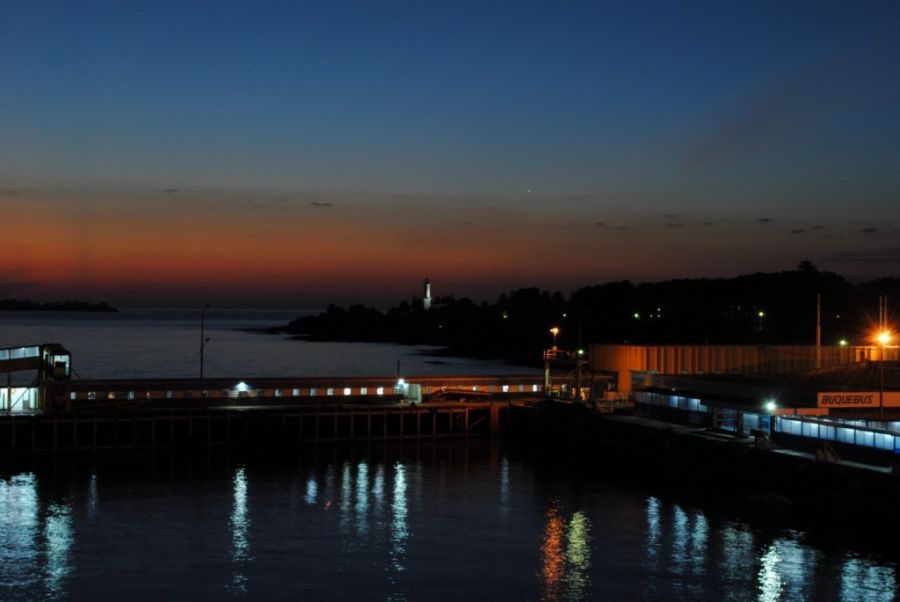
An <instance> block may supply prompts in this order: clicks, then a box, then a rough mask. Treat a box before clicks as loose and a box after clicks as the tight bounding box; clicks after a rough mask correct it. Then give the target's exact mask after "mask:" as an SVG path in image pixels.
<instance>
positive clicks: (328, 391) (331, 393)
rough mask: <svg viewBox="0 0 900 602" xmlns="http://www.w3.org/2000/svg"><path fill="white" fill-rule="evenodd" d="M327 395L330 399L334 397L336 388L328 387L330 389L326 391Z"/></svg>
mask: <svg viewBox="0 0 900 602" xmlns="http://www.w3.org/2000/svg"><path fill="white" fill-rule="evenodd" d="M325 395H328V396H329V397H331V396H332V395H334V387H328V388H327V389H326V390H325Z"/></svg>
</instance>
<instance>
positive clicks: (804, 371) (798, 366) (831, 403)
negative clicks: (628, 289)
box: [590, 345, 900, 463]
mask: <svg viewBox="0 0 900 602" xmlns="http://www.w3.org/2000/svg"><path fill="white" fill-rule="evenodd" d="M590 351H591V352H590V359H591V367H592V369H593V370H594V371H595V372H598V373H604V374H606V375H607V376H608V377H609V379H610V381H611V382H614V383H615V384H616V387H617V389H618V394H619V395H622V394H626V393H627V394H628V395H629V397H630V398H631V399H633V401H634V404H635V405H634V407H635V413H636V414H639V415H643V416H647V417H653V418H657V419H661V420H666V421H670V422H673V423H679V424H685V425H694V426H697V427H698V428H707V429H712V430H715V431H718V432H722V433H726V434H731V435H733V436H735V437H750V436H753V435H761V436H766V437H771V439H773V440H774V441H775V442H776V443H779V444H783V445H789V446H792V447H797V448H801V449H805V450H807V451H819V450H822V449H825V450H827V451H828V453H833V454H836V455H837V456H840V457H846V458H858V459H864V460H869V461H871V460H875V461H877V462H882V463H887V462H889V461H890V460H891V459H892V457H893V455H894V454H900V362H898V359H900V357H898V355H900V354H898V351H900V349H898V348H897V347H886V346H874V347H855V346H840V347H827V348H826V347H819V348H817V347H815V346H769V345H765V346H763V345H753V346H750V345H723V346H711V345H702V346H699V345H698V346H673V345H667V346H643V345H593V346H592V347H591V350H590Z"/></svg>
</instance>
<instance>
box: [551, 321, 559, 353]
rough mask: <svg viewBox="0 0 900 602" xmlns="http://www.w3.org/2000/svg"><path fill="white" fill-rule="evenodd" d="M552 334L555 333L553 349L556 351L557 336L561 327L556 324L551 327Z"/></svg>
mask: <svg viewBox="0 0 900 602" xmlns="http://www.w3.org/2000/svg"><path fill="white" fill-rule="evenodd" d="M550 334H552V335H553V351H556V336H557V335H558V334H559V327H558V326H554V327H553V328H551V329H550Z"/></svg>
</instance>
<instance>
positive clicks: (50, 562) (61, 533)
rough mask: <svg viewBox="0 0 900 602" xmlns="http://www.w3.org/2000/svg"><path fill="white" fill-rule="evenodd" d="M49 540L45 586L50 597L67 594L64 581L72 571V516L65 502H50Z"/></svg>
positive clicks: (47, 535)
mask: <svg viewBox="0 0 900 602" xmlns="http://www.w3.org/2000/svg"><path fill="white" fill-rule="evenodd" d="M44 540H45V541H46V542H47V562H46V565H45V567H44V587H45V588H46V590H47V597H48V598H49V599H57V598H60V597H64V596H65V593H66V592H65V591H64V590H63V583H64V580H65V578H66V577H67V576H68V575H69V574H70V573H71V572H72V564H71V562H70V560H69V551H70V550H71V548H72V516H71V510H70V508H69V506H68V505H65V504H50V506H49V507H48V508H47V519H46V521H45V522H44Z"/></svg>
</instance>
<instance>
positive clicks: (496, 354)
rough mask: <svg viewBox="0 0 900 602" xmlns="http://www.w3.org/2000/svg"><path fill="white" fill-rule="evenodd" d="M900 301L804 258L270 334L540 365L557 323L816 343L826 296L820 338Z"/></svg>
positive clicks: (348, 311)
mask: <svg viewBox="0 0 900 602" xmlns="http://www.w3.org/2000/svg"><path fill="white" fill-rule="evenodd" d="M883 295H886V296H887V297H888V299H889V300H890V301H891V303H896V301H897V300H900V279H898V278H881V279H878V280H872V281H869V282H863V283H852V282H850V281H848V280H847V279H846V278H844V277H843V276H840V275H838V274H835V273H833V272H827V271H820V270H818V269H817V268H816V267H815V266H814V265H813V264H811V263H810V262H807V261H804V262H801V263H800V265H798V266H797V268H796V269H795V270H790V271H783V272H774V273H755V274H747V275H743V276H738V277H735V278H721V279H679V280H668V281H664V282H656V283H641V284H633V283H631V282H629V281H620V282H611V283H607V284H599V285H594V286H587V287H583V288H580V289H578V290H576V291H574V292H573V293H571V294H568V295H566V294H564V293H562V292H550V291H544V290H540V289H538V288H523V289H518V290H514V291H511V292H509V293H504V294H501V295H500V296H499V298H498V299H497V300H496V301H495V302H493V303H488V302H486V301H485V302H481V303H477V302H475V301H472V300H471V299H467V298H461V299H457V298H455V297H454V296H452V295H450V296H444V297H435V299H434V300H433V303H432V305H431V308H430V309H425V307H424V304H423V302H422V299H421V298H419V297H413V298H412V299H411V300H408V301H402V302H400V303H399V304H397V305H396V306H394V307H392V308H390V309H388V310H386V311H382V310H379V309H376V308H374V307H368V306H364V305H361V304H356V305H351V306H349V307H347V308H343V307H337V306H334V305H331V306H329V307H328V308H327V309H326V310H325V311H324V312H322V313H320V314H318V315H315V316H303V317H299V318H297V319H296V320H294V321H292V322H290V323H289V324H286V325H284V326H280V327H276V328H273V329H271V332H276V333H286V334H291V335H295V336H297V337H298V338H303V339H306V340H313V341H348V342H390V343H400V344H415V345H434V346H438V347H441V348H442V349H443V350H444V352H445V353H447V354H448V355H449V354H453V355H463V356H469V357H478V358H503V359H506V360H508V361H511V362H516V363H524V364H534V363H536V362H538V361H539V359H540V357H541V350H542V349H545V348H547V347H548V346H549V344H550V336H551V335H550V334H548V329H549V328H550V327H551V326H556V327H558V328H559V341H558V342H559V345H560V346H561V347H563V348H567V349H574V348H576V347H581V346H582V345H587V344H589V343H633V344H641V343H654V344H666V343H678V344H748V343H751V344H753V343H758V344H803V343H811V342H813V341H814V340H815V332H816V313H817V299H820V302H819V303H820V308H821V326H822V343H823V344H838V343H839V342H840V341H842V340H843V341H847V343H848V344H854V342H856V343H860V342H864V341H865V337H867V336H868V333H869V332H870V331H871V326H872V324H873V323H875V321H877V311H876V307H877V306H878V299H879V297H881V296H883Z"/></svg>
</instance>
